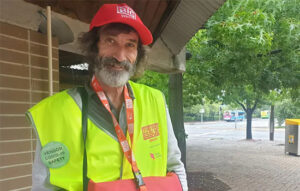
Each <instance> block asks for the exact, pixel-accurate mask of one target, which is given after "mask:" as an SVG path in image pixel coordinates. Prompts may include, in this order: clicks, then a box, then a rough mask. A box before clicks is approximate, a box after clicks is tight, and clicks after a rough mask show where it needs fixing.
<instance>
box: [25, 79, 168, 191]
mask: <svg viewBox="0 0 300 191" xmlns="http://www.w3.org/2000/svg"><path fill="white" fill-rule="evenodd" d="M130 85H131V88H132V90H133V93H134V96H135V99H134V101H133V104H134V145H133V152H134V155H135V158H136V161H137V165H138V168H139V169H140V171H141V173H142V175H143V177H147V176H165V175H166V171H167V146H168V145H167V143H168V140H167V139H168V132H167V121H166V110H165V101H164V97H163V95H162V93H161V92H160V91H158V90H155V89H153V88H150V87H147V86H145V85H140V84H136V83H133V82H130ZM27 115H28V117H29V118H30V120H31V122H32V125H33V126H34V127H35V128H36V130H37V133H38V136H39V139H40V142H41V145H42V148H43V147H44V146H45V145H46V144H47V143H50V142H54V141H56V142H60V143H63V144H64V145H65V146H66V147H67V148H68V150H69V153H70V158H69V161H68V162H67V164H66V165H64V166H62V167H60V168H49V172H50V183H51V184H52V185H55V186H58V187H61V188H64V189H66V190H72V191H73V190H82V174H83V173H82V166H83V138H82V127H81V126H82V125H81V119H82V114H81V109H80V108H79V106H78V105H77V104H76V102H75V100H74V99H73V98H72V97H71V96H70V95H69V94H68V92H67V91H63V92H60V93H57V94H55V95H53V96H51V97H48V98H46V99H44V100H42V101H41V102H40V103H38V104H37V105H35V106H34V107H32V108H31V109H30V110H29V112H28V113H27ZM87 129H88V130H87V132H88V134H87V142H86V152H87V166H88V170H87V176H88V178H90V179H91V180H93V181H94V182H107V181H113V180H118V179H120V177H121V178H122V179H132V178H133V174H132V169H131V165H130V164H129V162H128V161H127V159H126V157H124V156H123V155H124V154H123V152H122V150H121V148H120V145H119V142H118V141H117V139H115V138H113V137H112V136H111V135H108V134H107V133H106V132H105V131H104V130H101V128H99V127H97V126H96V125H95V124H94V123H93V122H92V121H91V120H90V119H88V127H87ZM127 140H128V141H129V136H128V135H127ZM129 142H130V141H129Z"/></svg>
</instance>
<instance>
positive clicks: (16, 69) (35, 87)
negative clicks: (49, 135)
mask: <svg viewBox="0 0 300 191" xmlns="http://www.w3.org/2000/svg"><path fill="white" fill-rule="evenodd" d="M46 44H47V36H45V35H42V34H40V33H38V32H35V31H32V30H28V29H25V28H21V27H18V26H14V25H11V24H7V23H3V22H0V190H31V173H32V171H31V168H32V162H33V159H34V150H35V142H36V139H35V133H34V131H33V130H32V128H31V127H30V126H29V123H28V122H27V120H26V119H25V115H24V113H25V111H26V110H27V109H29V108H30V107H31V106H33V105H34V104H36V103H37V102H39V101H40V100H41V99H43V98H45V97H47V96H48V80H47V79H48V60H47V45H46ZM52 51H53V80H54V82H53V90H54V92H58V90H59V71H58V41H57V39H54V40H53V50H52Z"/></svg>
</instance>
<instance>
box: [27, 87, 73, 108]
mask: <svg viewBox="0 0 300 191" xmlns="http://www.w3.org/2000/svg"><path fill="white" fill-rule="evenodd" d="M77 89H78V87H76V88H71V89H66V90H63V91H60V92H57V93H55V94H54V95H52V96H49V97H46V98H44V99H42V100H41V101H40V102H38V103H37V104H36V105H34V106H33V107H32V108H31V109H30V110H33V109H35V108H38V107H45V106H54V105H57V104H58V105H61V104H63V103H66V101H67V100H68V99H70V98H71V96H70V93H71V92H76V91H77ZM61 106H62V105H61Z"/></svg>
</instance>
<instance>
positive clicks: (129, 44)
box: [127, 43, 136, 48]
mask: <svg viewBox="0 0 300 191" xmlns="http://www.w3.org/2000/svg"><path fill="white" fill-rule="evenodd" d="M127 47H130V48H134V47H136V46H135V44H134V43H128V44H127Z"/></svg>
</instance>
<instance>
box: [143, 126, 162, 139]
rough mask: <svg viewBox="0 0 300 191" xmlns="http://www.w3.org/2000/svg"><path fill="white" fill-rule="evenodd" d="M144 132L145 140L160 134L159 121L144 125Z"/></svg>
mask: <svg viewBox="0 0 300 191" xmlns="http://www.w3.org/2000/svg"><path fill="white" fill-rule="evenodd" d="M142 132H143V137H144V140H148V139H151V138H153V137H157V136H159V128H158V123H154V124H151V125H147V126H145V127H142Z"/></svg>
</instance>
